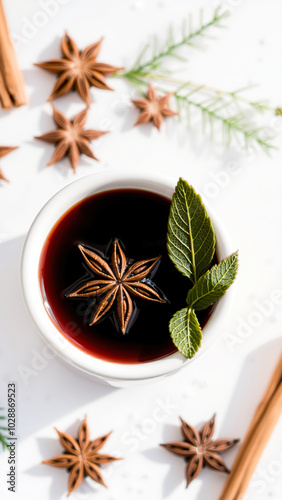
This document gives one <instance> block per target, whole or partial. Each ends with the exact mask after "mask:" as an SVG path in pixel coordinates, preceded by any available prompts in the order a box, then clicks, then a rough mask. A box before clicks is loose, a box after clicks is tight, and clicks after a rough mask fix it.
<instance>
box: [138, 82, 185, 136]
mask: <svg viewBox="0 0 282 500" xmlns="http://www.w3.org/2000/svg"><path fill="white" fill-rule="evenodd" d="M172 95H173V94H171V93H169V94H164V95H163V96H161V97H158V94H157V92H156V89H155V88H154V87H153V85H151V84H150V83H149V86H148V92H147V97H146V98H143V99H133V100H132V102H133V104H135V106H136V107H137V108H138V109H141V113H140V115H139V118H138V120H137V122H136V123H135V125H140V124H142V123H147V122H149V121H152V122H153V124H154V125H155V127H157V129H158V130H160V128H161V124H162V122H163V119H164V118H166V117H168V116H175V115H178V112H177V111H174V110H173V109H171V108H169V107H168V106H167V104H168V102H169V100H170V98H171V96H172Z"/></svg>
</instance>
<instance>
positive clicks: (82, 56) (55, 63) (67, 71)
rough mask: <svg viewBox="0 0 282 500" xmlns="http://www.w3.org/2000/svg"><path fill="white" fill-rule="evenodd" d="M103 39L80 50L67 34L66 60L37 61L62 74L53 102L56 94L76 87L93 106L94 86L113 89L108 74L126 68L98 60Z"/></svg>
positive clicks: (63, 93)
mask: <svg viewBox="0 0 282 500" xmlns="http://www.w3.org/2000/svg"><path fill="white" fill-rule="evenodd" d="M102 41H103V39H102V38H101V40H99V41H98V42H96V43H93V44H92V45H89V46H88V47H86V48H85V49H84V50H82V51H80V50H79V49H78V48H77V45H76V44H75V43H74V41H73V40H72V39H71V38H70V36H69V35H68V34H67V33H66V34H65V35H64V37H63V38H62V42H61V50H62V55H63V57H62V59H53V60H51V61H46V62H42V63H36V64H35V66H39V67H40V68H43V69H45V70H47V71H50V72H51V73H55V74H56V75H58V80H57V83H56V85H55V87H54V89H53V92H52V94H51V96H50V97H49V99H48V100H49V101H53V100H54V99H56V97H59V96H62V95H65V94H68V93H69V92H70V91H71V90H76V92H78V94H79V95H80V97H81V98H82V99H83V100H84V101H85V102H86V104H87V106H89V105H90V97H89V89H90V87H91V86H93V87H98V88H100V89H107V90H112V89H111V88H110V87H109V86H108V85H107V83H106V80H105V76H106V75H110V74H111V73H115V72H116V71H119V70H121V69H123V68H118V67H116V66H110V65H109V64H105V63H101V62H98V61H97V60H96V59H97V56H98V54H99V52H100V48H101V44H102Z"/></svg>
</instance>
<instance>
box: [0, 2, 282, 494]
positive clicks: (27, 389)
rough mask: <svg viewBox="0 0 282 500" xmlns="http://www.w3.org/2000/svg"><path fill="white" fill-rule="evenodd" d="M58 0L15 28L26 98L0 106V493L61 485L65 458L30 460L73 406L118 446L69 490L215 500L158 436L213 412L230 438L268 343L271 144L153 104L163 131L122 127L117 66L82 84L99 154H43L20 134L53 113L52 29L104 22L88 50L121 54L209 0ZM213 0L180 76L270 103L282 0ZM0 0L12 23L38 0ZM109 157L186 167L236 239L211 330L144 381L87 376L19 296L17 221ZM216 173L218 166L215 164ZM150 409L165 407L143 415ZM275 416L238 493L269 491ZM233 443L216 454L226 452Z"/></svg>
mask: <svg viewBox="0 0 282 500" xmlns="http://www.w3.org/2000/svg"><path fill="white" fill-rule="evenodd" d="M42 3H45V2H44V1H43V2H42ZM61 3H62V4H63V3H65V5H60V6H59V1H58V2H57V6H58V9H57V12H56V15H54V17H50V16H49V17H48V19H47V22H46V25H45V26H43V27H41V28H38V29H37V31H36V30H34V31H33V33H32V36H31V35H30V38H29V39H24V40H22V41H21V42H20V43H18V47H17V51H18V55H19V61H20V66H21V68H22V70H23V73H24V78H25V81H26V89H27V93H28V98H29V105H28V106H26V107H22V108H20V109H17V110H13V111H10V112H3V111H0V143H1V145H6V144H7V145H8V144H9V145H20V148H19V149H18V150H17V151H15V152H13V153H11V154H10V155H9V156H7V157H5V158H3V159H2V161H1V166H2V168H3V170H4V171H5V173H6V175H7V176H8V177H9V178H10V180H11V183H10V184H9V185H1V187H0V239H1V244H0V256H1V258H0V276H1V281H0V332H1V333H0V334H1V344H0V371H1V385H0V402H1V405H5V404H6V386H7V382H8V381H16V382H17V390H18V438H19V442H18V444H19V446H18V455H17V457H18V465H17V468H18V477H17V485H18V489H17V493H16V494H8V493H7V485H6V478H5V474H6V472H7V456H6V455H5V454H3V453H1V455H0V470H1V476H0V497H1V499H2V498H4V499H6V498H7V499H8V498H17V499H21V500H25V499H26V500H38V498H40V499H41V500H51V499H52V500H56V499H63V498H66V496H65V491H66V490H67V479H68V478H67V474H66V472H65V471H64V470H63V469H56V468H51V467H47V466H43V465H41V464H40V463H41V461H42V460H43V459H47V458H50V457H51V456H54V455H56V454H59V453H60V452H61V450H62V449H61V446H60V444H59V442H58V440H57V439H56V433H55V431H54V429H53V427H54V426H56V427H57V428H58V429H60V430H63V431H67V432H71V433H73V434H74V435H75V434H76V432H77V428H78V425H79V422H80V421H81V420H82V419H83V417H84V415H85V414H87V415H88V420H89V423H90V430H91V437H92V438H93V439H94V438H95V437H98V436H100V435H102V434H104V433H106V432H108V431H109V430H111V429H113V430H114V433H113V435H112V436H111V438H110V439H109V441H108V443H107V445H106V447H105V450H107V451H109V452H110V453H112V454H116V455H117V456H122V457H124V458H125V460H124V461H122V462H118V463H116V464H114V465H113V466H109V467H108V468H107V469H106V467H105V468H104V470H105V474H104V475H105V480H106V482H107V483H108V485H109V489H108V490H106V489H103V488H102V487H99V486H98V485H96V484H95V483H93V482H91V481H85V482H84V484H83V486H82V487H81V488H79V490H78V491H77V492H75V493H73V494H72V498H73V499H74V500H82V499H90V498H97V499H99V500H117V499H120V498H124V499H125V500H127V499H128V500H129V499H130V500H132V499H134V500H135V499H136V500H139V499H140V500H145V499H146V500H147V499H154V500H160V499H171V500H176V499H177V500H182V499H187V498H189V500H216V499H217V498H218V497H219V494H220V491H221V490H222V487H223V484H224V482H225V479H226V477H225V475H224V474H222V473H218V472H215V471H211V470H208V469H205V470H204V471H203V473H202V475H201V476H200V478H198V479H197V480H195V481H194V482H193V483H192V484H191V485H190V487H189V489H188V490H186V489H185V481H184V471H185V462H184V461H183V460H182V459H181V458H180V457H176V456H174V455H172V454H169V453H168V452H166V451H165V450H163V449H161V448H159V447H158V445H159V443H161V442H167V441H170V440H177V439H179V438H180V435H181V434H180V428H179V419H178V416H179V415H181V416H182V417H183V418H184V419H186V420H187V421H188V422H190V423H191V424H194V425H196V426H199V427H200V426H201V424H202V423H203V422H204V421H206V420H207V419H209V418H211V416H212V415H213V413H214V412H216V413H217V420H216V431H215V437H240V438H243V437H244V435H245V433H246V430H247V428H248V425H249V422H250V420H251V418H252V415H253V412H254V411H255V408H256V406H257V404H258V402H259V400H260V399H261V397H262V395H263V391H264V389H265V387H266V385H267V383H268V380H269V377H270V374H271V372H272V371H273V368H274V365H275V363H276V360H277V358H278V353H279V350H281V319H282V307H281V305H277V304H276V305H272V306H271V308H270V309H271V311H270V312H266V313H261V312H260V313H259V315H258V314H257V313H258V310H259V308H260V307H262V304H263V303H264V301H266V300H268V301H269V299H270V298H271V294H272V293H273V290H277V289H278V290H282V285H281V244H282V237H281V182H282V149H281V148H280V149H277V150H276V151H274V153H272V156H271V158H269V157H267V156H265V155H264V154H263V153H261V152H253V153H252V154H251V155H248V156H246V155H245V154H242V153H240V152H238V151H236V150H235V149H231V150H229V151H226V150H225V149H224V148H223V147H222V146H221V145H220V144H214V143H213V144H212V143H210V141H209V140H208V139H205V138H203V136H202V134H201V130H200V127H196V126H195V127H194V128H193V130H192V131H191V132H187V130H186V128H185V127H184V125H182V124H178V122H177V120H175V119H170V120H167V121H166V123H165V125H164V126H163V129H162V131H161V133H158V131H157V130H156V129H153V128H152V127H150V126H148V127H145V128H143V129H141V127H140V128H133V127H132V124H133V123H134V121H135V120H136V117H137V115H138V113H137V111H136V110H135V109H133V108H132V107H130V106H129V105H128V102H129V99H130V97H131V96H132V95H133V93H132V89H131V88H130V87H129V86H128V85H127V84H126V83H125V82H123V81H117V80H110V83H111V84H112V86H114V87H115V89H116V91H115V92H112V93H111V92H106V91H99V90H97V89H92V90H91V99H92V106H91V110H90V112H89V117H88V122H87V126H89V127H88V128H101V129H110V130H111V134H107V136H105V137H103V138H102V139H101V140H100V141H96V142H93V150H94V151H95V152H96V154H97V156H98V157H99V158H100V159H101V161H100V162H99V163H98V162H95V161H94V160H93V161H92V160H90V159H88V158H86V157H82V158H81V161H80V165H79V167H78V170H77V175H76V177H74V176H73V173H72V171H71V169H70V168H69V165H68V161H67V160H64V161H63V162H61V163H60V164H58V165H56V166H53V167H50V168H47V167H45V165H46V163H47V161H48V160H49V158H50V157H51V155H52V152H53V147H52V145H51V146H48V145H47V144H45V143H41V142H39V141H38V142H37V141H35V140H33V136H35V135H40V134H42V133H44V132H46V131H48V130H50V129H52V128H53V121H52V117H51V108H50V105H49V104H48V103H46V102H45V100H46V99H47V97H48V96H49V94H50V92H51V89H52V87H53V85H54V83H55V78H54V76H53V75H51V74H49V73H47V72H44V71H42V70H40V69H37V68H35V67H34V66H33V63H34V62H36V61H42V60H47V59H50V58H54V57H59V56H60V49H59V40H60V37H61V36H62V34H63V33H64V31H65V30H66V29H67V30H68V32H69V33H70V35H71V36H72V37H73V38H74V39H75V41H76V42H77V44H78V46H79V47H81V48H84V47H85V46H86V45H88V44H90V43H93V42H95V41H96V40H98V39H99V38H100V36H104V37H105V39H104V42H103V46H102V50H101V54H100V57H99V59H100V60H101V61H103V62H108V63H110V64H113V65H117V66H119V65H121V66H122V65H123V66H127V67H128V66H129V65H130V64H131V63H132V61H133V60H134V58H135V57H136V56H137V54H138V51H139V50H140V48H141V46H142V44H143V43H144V42H146V41H147V39H148V38H149V37H150V36H151V35H152V34H154V33H157V34H158V35H160V36H161V37H165V34H166V31H167V27H168V24H169V22H171V21H172V22H173V23H175V24H176V25H179V24H180V22H181V19H182V18H183V17H184V16H185V15H186V14H187V12H188V11H189V10H194V11H195V13H197V9H198V7H199V6H200V4H201V5H204V6H205V12H206V15H207V16H208V15H209V13H210V11H211V9H212V7H213V2H211V1H210V2H208V1H207V2H196V1H185V0H142V1H141V0H140V1H137V0H119V2H116V1H114V0H103V1H99V0H80V1H79V2H78V1H74V0H69V1H68V2H67V1H65V2H61ZM225 4H226V5H227V6H228V4H231V7H230V5H229V7H230V10H231V12H232V16H231V18H230V19H229V20H228V21H227V22H226V24H227V26H228V29H226V30H215V31H213V34H214V35H215V40H210V41H209V42H208V43H207V44H206V45H207V48H206V50H204V51H197V50H193V49H188V54H189V62H188V64H187V78H189V79H191V80H195V81H196V82H199V83H206V84H209V85H214V86H218V87H219V88H223V89H227V90H234V89H235V88H238V87H243V86H245V85H246V84H250V83H260V87H259V88H258V89H254V90H252V91H251V95H252V96H256V97H266V98H269V99H270V101H271V103H272V104H273V106H278V105H280V106H281V104H282V91H281V89H282V57H281V54H282V31H281V18H282V4H281V3H280V2H277V1H275V0H269V1H268V2H264V1H263V0H246V1H241V2H240V1H233V0H229V1H227V2H225ZM4 6H5V9H6V12H7V16H8V21H9V26H10V29H11V32H12V33H13V35H14V38H17V39H18V37H19V36H20V37H22V34H23V33H24V31H25V30H26V26H27V23H28V22H29V23H31V22H32V23H34V19H35V20H37V19H38V17H37V16H38V12H39V11H42V7H40V1H39V0H25V2H22V1H20V0H13V1H8V0H4ZM34 16H35V17H34ZM33 25H34V24H33ZM56 105H57V106H58V108H59V109H61V110H62V111H63V112H66V113H67V114H68V116H70V117H71V116H73V115H74V114H76V113H77V112H78V111H79V110H81V109H83V107H84V106H83V104H82V101H81V100H80V98H79V97H78V96H77V95H76V94H72V95H70V96H68V97H64V98H61V99H58V100H57V101H56ZM265 123H266V125H267V126H268V127H271V128H272V129H274V131H275V134H276V136H277V137H276V144H277V146H278V147H279V146H280V144H279V143H280V142H281V130H282V125H281V121H280V120H278V119H275V120H274V119H273V117H272V115H271V113H270V114H269V115H268V116H266V118H265ZM230 162H233V163H234V162H235V165H236V166H237V175H233V174H232V175H231V174H230V173H229V174H228V177H227V178H226V176H225V181H224V183H222V182H223V181H222V172H227V171H228V168H229V166H230ZM122 167H130V168H132V170H138V169H143V168H149V169H154V170H155V171H156V172H158V171H160V172H167V173H170V174H172V175H174V176H175V179H177V178H178V176H179V175H182V176H183V177H184V178H186V179H187V180H188V181H189V182H190V183H192V184H193V185H194V187H195V188H196V189H197V190H198V191H200V192H201V193H202V194H203V195H204V196H205V199H206V201H208V202H209V203H210V205H211V206H212V207H213V209H214V210H215V211H216V212H217V214H218V215H219V216H220V219H221V221H222V223H223V224H224V225H225V227H226V228H228V233H229V235H230V238H231V240H232V242H233V243H234V250H236V249H237V248H239V249H240V274H239V278H238V281H237V284H236V287H237V294H236V298H235V303H234V307H233V310H232V314H231V315H230V318H229V320H228V323H227V324H226V325H221V326H220V329H219V337H218V341H217V342H216V343H215V344H214V345H213V346H212V347H211V349H210V350H209V351H208V353H206V354H205V355H204V356H202V357H200V358H199V359H198V360H195V362H194V363H193V364H192V365H191V366H190V368H188V369H187V370H186V372H182V373H180V374H178V375H175V376H173V377H170V378H168V379H165V380H164V381H159V382H157V383H153V384H151V385H146V386H144V387H138V388H128V389H122V390H118V389H113V388H111V387H107V386H103V385H101V384H100V383H99V382H96V381H92V380H87V379H85V378H84V377H82V376H81V375H78V374H76V373H74V372H72V371H71V370H70V369H69V368H68V367H67V366H65V365H63V364H62V363H61V362H60V361H59V360H58V359H48V360H46V352H45V351H44V344H43V342H42V341H41V339H40V338H39V335H38V332H37V331H36V329H35V327H34V326H33V324H32V322H31V320H30V318H29V317H28V315H27V312H26V310H25V308H24V304H23V301H22V298H21V294H20V289H19V260H20V253H21V248H22V244H23V241H24V236H25V234H26V232H27V230H28V227H29V225H30V224H31V222H32V220H33V218H34V217H35V215H36V213H37V212H38V211H39V209H40V208H41V207H42V206H43V204H44V203H45V202H46V201H47V200H48V199H49V198H50V196H51V195H53V194H54V193H55V192H57V191H58V190H59V189H60V188H62V187H63V186H64V185H66V184H67V183H69V182H71V181H72V180H74V179H75V178H78V177H80V176H84V175H87V174H88V173H93V172H95V171H97V172H98V171H99V170H104V169H119V168H122ZM216 175H220V178H219V177H217V180H215V177H214V176H216ZM220 179H221V180H220ZM226 179H227V180H226ZM211 183H213V184H212V187H211ZM211 193H212V195H211ZM256 322H257V323H258V324H257V325H256V326H254V323H256ZM247 324H249V327H247V326H246V325H247ZM243 325H244V326H243ZM252 325H253V326H252ZM244 333H245V335H244V336H245V338H242V336H243V334H244ZM240 335H241V336H240ZM231 338H232V339H233V344H232V340H231ZM25 369H31V370H33V372H32V374H31V375H30V377H28V380H24V378H23V377H22V376H21V373H22V372H23V370H25ZM157 414H158V415H159V416H161V418H162V419H163V422H161V423H160V422H159V423H157V422H156V421H155V417H156V415H157ZM281 424H282V423H281V421H280V423H279V424H278V425H277V427H276V429H275V432H274V433H273V435H272V438H271V440H270V442H269V444H268V446H267V448H266V449H265V452H264V454H263V456H262V458H261V461H260V463H259V465H258V467H257V470H256V475H255V476H254V478H253V482H252V484H251V485H250V487H249V490H248V493H247V495H246V496H245V498H246V499H248V500H267V499H271V500H278V499H280V498H281V494H282V453H281V434H282V425H281ZM136 434H138V435H139V437H136ZM237 449H238V448H237ZM237 449H234V450H230V451H229V452H227V453H226V455H225V457H224V458H225V460H226V462H227V464H228V465H230V466H231V464H232V462H233V460H234V457H235V454H236V451H237Z"/></svg>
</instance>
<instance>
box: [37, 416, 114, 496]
mask: <svg viewBox="0 0 282 500" xmlns="http://www.w3.org/2000/svg"><path fill="white" fill-rule="evenodd" d="M56 431H57V433H58V435H59V439H60V442H61V445H62V446H63V447H64V448H65V452H64V453H62V455H57V456H56V457H53V458H50V459H49V460H44V461H43V462H42V463H43V464H47V465H53V466H54V467H62V468H65V469H68V471H69V473H70V477H69V492H68V496H69V495H70V494H71V492H72V491H74V490H76V488H78V486H79V485H80V484H81V483H82V481H83V479H84V477H86V476H89V477H91V478H92V479H93V480H94V481H96V482H97V483H99V484H102V485H103V486H106V484H105V483H104V480H103V476H102V474H101V467H100V465H101V464H106V463H110V462H114V461H115V460H121V459H120V458H116V457H112V456H111V455H102V454H101V453H98V451H99V450H100V449H101V448H102V447H103V446H104V444H105V443H106V441H107V439H108V437H109V436H110V434H111V432H109V434H106V435H105V436H102V437H99V438H98V439H95V441H90V439H89V429H88V425H87V421H86V417H85V419H84V420H83V422H82V424H81V426H80V428H79V431H78V439H77V440H76V439H75V438H73V437H72V436H70V434H67V433H65V432H60V431H58V429H56Z"/></svg>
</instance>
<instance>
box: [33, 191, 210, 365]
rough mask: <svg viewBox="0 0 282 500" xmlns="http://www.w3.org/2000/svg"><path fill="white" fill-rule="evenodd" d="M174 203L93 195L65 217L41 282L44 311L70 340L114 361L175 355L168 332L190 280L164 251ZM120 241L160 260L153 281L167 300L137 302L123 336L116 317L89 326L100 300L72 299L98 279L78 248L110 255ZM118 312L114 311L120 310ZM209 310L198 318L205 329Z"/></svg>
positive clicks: (149, 196)
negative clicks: (76, 289)
mask: <svg viewBox="0 0 282 500" xmlns="http://www.w3.org/2000/svg"><path fill="white" fill-rule="evenodd" d="M169 210H170V200H169V199H168V198H166V197H164V196H161V195H158V194H155V193H151V192H148V191H142V190H135V189H119V190H112V191H106V192H102V193H99V194H95V195H93V196H90V197H89V198H86V199H84V200H82V201H81V202H80V203H78V204H77V205H75V206H73V207H72V208H71V209H70V210H69V211H68V212H66V213H65V214H64V215H63V216H62V217H61V219H60V220H59V221H58V222H57V224H56V225H55V226H54V227H53V229H52V231H51V232H50V233H49V235H48V237H47V239H46V241H45V243H44V247H43V250H42V254H41V259H40V266H39V279H40V284H41V290H42V295H43V298H44V302H45V304H46V309H47V311H48V313H49V314H50V316H51V318H52V320H53V322H54V323H55V324H56V326H57V328H58V329H59V330H60V331H61V332H62V333H63V334H64V336H65V337H66V338H67V339H68V340H69V341H71V342H72V343H73V344H75V345H76V346H77V347H79V348H80V349H82V350H83V351H85V352H87V353H88V354H91V355H93V356H95V357H97V358H100V359H103V360H107V361H112V362H116V363H144V362H148V361H153V360H156V359H160V358H163V357H166V356H168V355H170V354H172V353H174V352H176V348H175V346H174V345H173V343H172V341H171V339H170V334H169V330H168V323H169V320H170V319H171V317H172V315H173V314H174V313H175V312H176V311H178V310H179V309H181V308H183V307H185V306H186V303H185V299H186V295H187V291H188V289H189V288H190V287H191V282H190V281H189V280H188V279H187V278H185V277H184V276H182V275H181V274H180V273H179V272H178V271H177V270H176V269H175V267H174V265H173V264H172V262H171V261H170V259H169V257H168V255H167V250H166V233H167V221H168V216H169ZM115 238H118V239H119V240H120V241H121V242H122V243H123V245H124V248H125V253H126V256H127V258H128V259H133V260H134V261H137V260H143V259H149V258H153V257H157V256H158V255H162V259H161V262H160V265H159V266H158V267H157V270H156V272H155V274H154V275H153V277H152V281H153V282H154V283H155V285H156V286H157V287H158V288H159V289H160V290H162V292H163V293H164V295H165V296H166V297H167V298H168V300H169V302H168V303H165V304H162V303H156V302H149V301H138V303H137V301H136V303H135V312H134V314H135V317H134V321H133V322H132V325H131V327H130V330H129V332H128V333H127V334H126V335H122V334H121V333H120V332H119V331H118V329H117V326H116V321H115V320H114V312H110V313H109V314H108V315H107V317H104V318H102V319H101V320H100V321H99V322H98V323H96V324H94V325H93V326H88V323H89V321H87V314H86V313H88V319H89V310H93V307H95V299H94V303H93V298H92V299H85V298H83V299H82V298H79V299H77V298H75V299H73V298H66V297H65V295H66V293H67V292H69V290H70V289H72V288H73V286H74V284H75V283H76V282H78V281H83V280H85V281H87V280H89V278H90V279H95V276H94V274H92V273H91V271H90V270H89V268H87V267H86V266H85V263H84V262H83V258H82V255H81V253H80V251H79V250H78V248H77V245H78V244H82V245H84V246H86V247H88V248H91V249H93V250H94V251H98V252H102V254H103V255H105V256H106V257H107V256H109V255H110V249H111V243H112V242H113V240H114V239H115ZM114 310H115V308H113V310H112V311H114ZM210 313H211V308H210V309H208V310H206V311H203V312H201V314H199V315H198V317H199V321H200V324H201V326H202V327H203V326H204V325H205V324H206V322H207V320H208V318H209V316H210Z"/></svg>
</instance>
